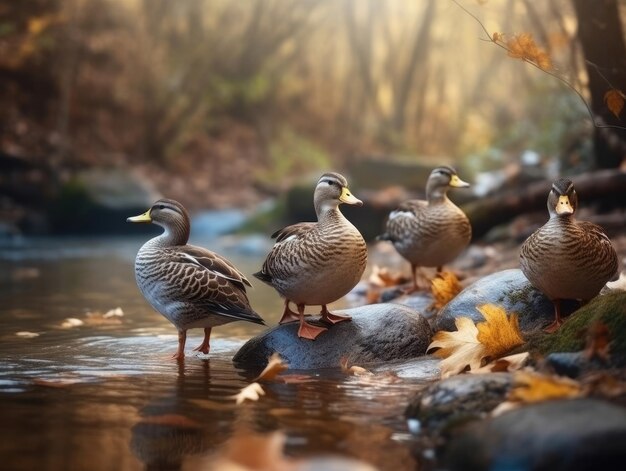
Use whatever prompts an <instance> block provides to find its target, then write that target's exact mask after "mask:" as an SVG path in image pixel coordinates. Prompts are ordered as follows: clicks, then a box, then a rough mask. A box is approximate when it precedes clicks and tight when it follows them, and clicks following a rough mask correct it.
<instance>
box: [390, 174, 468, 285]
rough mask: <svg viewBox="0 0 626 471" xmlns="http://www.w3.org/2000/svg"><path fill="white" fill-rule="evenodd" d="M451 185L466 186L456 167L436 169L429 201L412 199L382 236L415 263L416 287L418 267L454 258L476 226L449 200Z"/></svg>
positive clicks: (428, 185)
mask: <svg viewBox="0 0 626 471" xmlns="http://www.w3.org/2000/svg"><path fill="white" fill-rule="evenodd" d="M450 187H453V188H466V187H469V183H466V182H464V181H463V180H461V179H460V178H459V177H458V175H457V173H456V170H454V169H453V168H452V167H447V166H441V167H437V168H435V169H433V171H432V172H431V173H430V176H429V177H428V182H427V183H426V198H427V199H426V201H424V200H409V201H406V202H404V203H402V204H401V205H400V206H399V207H398V209H396V210H395V211H392V212H391V213H390V214H389V219H388V220H387V226H386V231H385V233H384V234H382V235H380V236H379V237H378V239H379V240H388V241H391V242H392V243H393V246H394V247H395V248H396V250H397V251H398V253H399V254H400V255H402V256H403V257H404V258H405V259H406V260H408V261H409V263H410V264H411V274H412V276H413V289H414V290H416V289H417V269H418V267H437V271H441V269H442V267H443V265H445V264H446V263H449V262H451V261H452V260H454V259H455V258H456V257H457V256H458V255H459V254H460V253H461V252H462V251H463V250H464V249H465V248H466V247H467V245H468V244H469V242H470V239H471V238H472V227H471V226H470V222H469V220H468V219H467V216H466V215H465V213H464V212H463V211H462V210H461V209H460V208H459V207H458V206H456V205H455V204H454V203H453V202H452V201H450V200H449V199H448V196H447V192H448V189H449V188H450Z"/></svg>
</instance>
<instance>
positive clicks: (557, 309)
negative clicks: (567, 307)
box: [543, 299, 563, 333]
mask: <svg viewBox="0 0 626 471" xmlns="http://www.w3.org/2000/svg"><path fill="white" fill-rule="evenodd" d="M552 302H553V303H554V322H553V323H552V324H550V325H549V326H548V327H546V328H545V329H543V330H544V331H545V332H549V333H552V332H556V331H557V330H559V327H561V324H563V320H562V319H561V300H560V299H554V300H552Z"/></svg>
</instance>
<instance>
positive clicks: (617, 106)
mask: <svg viewBox="0 0 626 471" xmlns="http://www.w3.org/2000/svg"><path fill="white" fill-rule="evenodd" d="M604 102H605V103H606V107H607V108H608V109H609V111H610V112H611V113H613V114H614V115H615V117H616V118H618V119H619V115H620V113H621V112H622V109H623V108H624V93H623V92H622V91H621V90H618V89H616V88H612V89H610V90H609V91H608V92H606V93H605V94H604Z"/></svg>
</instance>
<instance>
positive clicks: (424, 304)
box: [392, 292, 437, 319]
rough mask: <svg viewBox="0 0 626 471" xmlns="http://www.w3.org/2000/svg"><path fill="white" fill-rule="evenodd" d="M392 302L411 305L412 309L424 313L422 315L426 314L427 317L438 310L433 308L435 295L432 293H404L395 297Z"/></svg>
mask: <svg viewBox="0 0 626 471" xmlns="http://www.w3.org/2000/svg"><path fill="white" fill-rule="evenodd" d="M392 302H394V303H397V304H402V305H403V306H407V307H410V308H411V309H414V310H415V311H418V312H420V313H422V315H424V317H426V318H427V319H429V318H430V317H431V316H432V315H433V314H435V313H436V312H437V311H436V310H435V309H434V308H431V306H432V304H433V297H432V295H431V294H430V293H425V292H416V293H411V294H404V295H402V296H400V297H397V298H395V299H394V300H393V301H392Z"/></svg>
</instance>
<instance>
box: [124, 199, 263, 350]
mask: <svg viewBox="0 0 626 471" xmlns="http://www.w3.org/2000/svg"><path fill="white" fill-rule="evenodd" d="M127 221H129V222H141V223H153V224H156V225H158V226H161V227H162V228H163V229H165V230H164V232H163V233H162V234H161V235H160V236H157V237H155V238H153V239H151V240H149V241H148V242H146V243H145V244H144V245H143V246H142V247H141V249H139V253H138V254H137V258H136V259H135V278H136V280H137V286H139V290H140V291H141V293H142V294H143V295H144V297H145V298H146V300H147V301H148V302H149V303H150V304H151V305H152V307H153V308H154V309H156V310H157V311H159V312H160V313H161V314H163V316H165V318H166V319H167V320H169V321H170V322H171V323H172V324H174V326H175V327H176V329H178V351H177V352H176V354H174V356H173V358H175V359H178V360H182V359H184V356H185V341H186V339H187V330H188V329H193V328H198V327H202V328H204V340H203V341H202V343H201V344H200V345H199V346H198V347H197V348H196V349H195V350H196V351H199V352H202V353H204V354H207V353H209V339H210V337H211V329H212V328H213V327H215V326H218V325H222V324H226V323H229V322H233V321H249V322H253V323H255V324H264V322H263V319H261V317H260V316H259V315H258V314H257V313H256V312H254V310H253V309H252V308H251V307H250V303H249V302H248V297H247V295H246V285H248V286H250V282H249V281H248V280H247V279H246V277H245V276H244V275H243V274H242V273H241V272H240V271H239V270H237V268H235V266H234V265H233V264H231V263H230V262H229V261H228V260H226V259H225V258H223V257H221V256H220V255H218V254H216V253H215V252H211V251H210V250H207V249H204V248H202V247H196V246H193V245H187V241H188V240H189V230H190V222H189V215H188V214H187V211H186V210H185V208H184V207H183V205H181V204H180V203H178V202H177V201H174V200H169V199H161V200H159V201H157V202H156V203H154V205H152V207H151V208H150V209H149V210H148V211H146V212H145V213H143V214H141V215H139V216H134V217H130V218H128V219H127Z"/></svg>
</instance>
